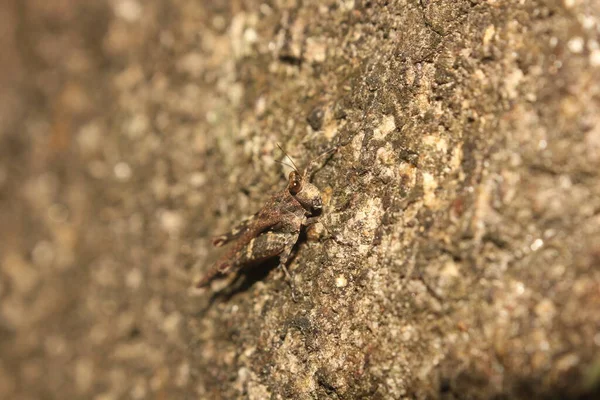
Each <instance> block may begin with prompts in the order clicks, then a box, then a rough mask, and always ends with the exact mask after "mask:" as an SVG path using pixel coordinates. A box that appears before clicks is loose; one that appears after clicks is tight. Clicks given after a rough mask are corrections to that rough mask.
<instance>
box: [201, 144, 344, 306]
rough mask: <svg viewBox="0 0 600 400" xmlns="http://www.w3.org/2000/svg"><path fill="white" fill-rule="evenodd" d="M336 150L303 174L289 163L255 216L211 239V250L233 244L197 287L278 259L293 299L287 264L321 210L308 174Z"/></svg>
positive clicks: (293, 292) (320, 203) (319, 194)
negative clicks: (283, 183)
mask: <svg viewBox="0 0 600 400" xmlns="http://www.w3.org/2000/svg"><path fill="white" fill-rule="evenodd" d="M278 146H279V145H278ZM279 148H280V149H281V146H279ZM335 150H337V148H334V149H331V150H329V151H327V152H325V153H323V154H321V155H320V156H318V157H317V158H315V159H314V160H312V161H311V162H310V163H309V164H308V166H307V168H305V169H304V171H303V172H302V173H301V172H300V171H299V170H298V168H297V167H296V164H295V163H294V162H293V161H292V164H293V165H292V166H290V167H292V168H293V169H294V170H293V171H292V172H290V174H289V177H288V184H287V187H286V188H285V189H284V190H282V191H280V192H278V193H276V194H275V195H273V196H272V197H271V198H270V199H269V200H268V201H267V202H266V203H265V205H264V206H263V207H262V208H261V209H260V210H259V211H258V212H257V213H256V214H254V216H252V217H251V218H249V219H248V220H246V221H243V222H242V223H240V224H239V225H237V226H236V227H235V228H233V229H232V230H231V231H229V232H227V233H225V234H223V235H219V236H216V237H214V238H213V245H214V246H217V247H220V246H223V245H224V244H227V243H230V242H233V246H232V247H231V249H230V250H229V251H228V252H226V253H225V254H224V255H223V256H222V257H220V258H219V259H218V260H217V262H216V263H215V264H214V266H213V267H212V268H211V269H209V270H208V272H206V274H205V275H204V276H203V277H202V278H201V279H200V281H199V282H198V283H197V284H196V287H203V286H207V285H208V284H209V283H210V282H211V281H212V280H214V279H216V278H218V277H219V276H224V275H229V274H232V273H235V272H238V271H239V270H241V269H243V268H246V267H248V266H251V265H254V264H258V263H260V262H263V261H265V260H267V259H269V258H272V257H275V256H277V255H278V256H279V267H280V268H281V269H282V270H283V272H284V273H285V276H286V277H287V279H288V281H289V282H290V285H291V289H292V298H293V299H295V287H294V281H293V278H292V276H291V275H290V273H289V271H288V269H287V267H286V263H287V261H288V259H289V258H290V255H291V253H292V249H293V247H294V245H295V244H296V242H297V241H298V237H299V236H300V231H301V229H302V227H303V226H309V225H311V224H313V223H314V222H316V220H317V219H318V214H319V213H320V211H321V209H322V208H323V201H322V199H321V192H320V191H319V189H318V188H317V187H316V186H315V185H313V184H312V183H310V182H309V177H310V174H309V173H308V170H309V169H310V166H311V165H312V164H313V163H314V162H315V161H316V160H317V159H318V158H320V157H322V156H323V155H325V154H328V153H331V152H332V151H335ZM281 151H283V149H281ZM283 153H284V154H285V151H283ZM286 155H287V154H286ZM288 158H289V156H288ZM290 160H291V158H290ZM286 165H287V164H286Z"/></svg>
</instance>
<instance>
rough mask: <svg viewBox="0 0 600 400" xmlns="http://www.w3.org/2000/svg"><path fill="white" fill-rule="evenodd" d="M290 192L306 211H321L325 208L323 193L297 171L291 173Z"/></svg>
mask: <svg viewBox="0 0 600 400" xmlns="http://www.w3.org/2000/svg"><path fill="white" fill-rule="evenodd" d="M288 190H289V191H290V194H291V195H292V196H294V197H295V198H296V200H298V202H299V203H300V204H301V205H302V207H304V209H305V210H307V211H319V210H321V208H323V201H322V200H321V192H320V191H319V189H318V188H317V187H316V186H315V185H313V184H312V183H310V182H308V179H306V177H305V176H304V175H300V174H299V173H298V172H296V171H292V172H290V175H289V181H288Z"/></svg>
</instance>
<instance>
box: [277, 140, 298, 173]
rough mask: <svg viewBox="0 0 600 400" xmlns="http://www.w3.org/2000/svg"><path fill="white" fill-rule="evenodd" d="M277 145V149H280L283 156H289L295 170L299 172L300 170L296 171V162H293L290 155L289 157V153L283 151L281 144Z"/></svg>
mask: <svg viewBox="0 0 600 400" xmlns="http://www.w3.org/2000/svg"><path fill="white" fill-rule="evenodd" d="M277 147H279V150H281V152H282V153H283V154H285V156H286V157H287V158H289V159H290V161H291V162H292V165H293V166H294V170H296V172H298V173H300V172H299V171H298V166H297V165H296V163H295V162H294V160H293V159H292V157H290V155H289V154H288V153H286V152H285V150H284V149H283V147H281V145H280V144H279V143H277ZM282 164H283V163H282Z"/></svg>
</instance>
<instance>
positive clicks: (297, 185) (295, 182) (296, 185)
mask: <svg viewBox="0 0 600 400" xmlns="http://www.w3.org/2000/svg"><path fill="white" fill-rule="evenodd" d="M288 190H289V191H290V193H291V194H292V195H296V194H298V192H300V190H302V179H301V177H300V175H298V173H297V172H296V171H292V172H290V177H289V184H288Z"/></svg>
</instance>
